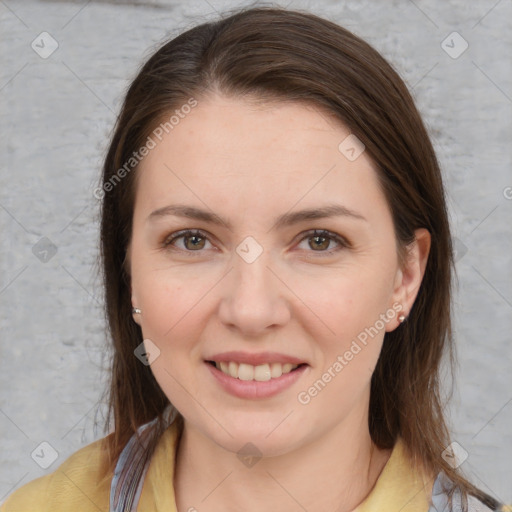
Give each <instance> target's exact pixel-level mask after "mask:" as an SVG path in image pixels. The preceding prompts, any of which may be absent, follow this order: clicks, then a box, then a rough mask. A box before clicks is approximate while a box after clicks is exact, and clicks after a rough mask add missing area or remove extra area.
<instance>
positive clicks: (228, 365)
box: [207, 361, 305, 382]
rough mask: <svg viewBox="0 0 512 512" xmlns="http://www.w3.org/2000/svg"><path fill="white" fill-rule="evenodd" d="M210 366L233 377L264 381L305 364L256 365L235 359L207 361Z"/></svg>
mask: <svg viewBox="0 0 512 512" xmlns="http://www.w3.org/2000/svg"><path fill="white" fill-rule="evenodd" d="M207 363H209V364H210V365H212V366H215V367H216V368H217V370H220V371H221V372H222V373H224V374H225V375H229V376H230V377H233V378H234V379H239V380H245V381H250V380H254V381H257V382H265V381H269V380H272V379H278V378H279V377H281V376H282V375H286V374H288V373H291V372H293V371H295V370H296V369H297V368H299V367H301V366H305V364H291V363H285V364H281V363H264V364H259V365H257V366H253V365H252V364H246V363H237V362H235V361H229V362H226V361H221V362H218V361H207Z"/></svg>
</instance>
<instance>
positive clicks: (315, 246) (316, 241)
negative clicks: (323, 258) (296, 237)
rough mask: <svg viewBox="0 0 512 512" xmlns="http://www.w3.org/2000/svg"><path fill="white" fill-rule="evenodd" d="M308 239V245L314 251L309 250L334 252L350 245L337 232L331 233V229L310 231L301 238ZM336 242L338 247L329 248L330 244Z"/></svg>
mask: <svg viewBox="0 0 512 512" xmlns="http://www.w3.org/2000/svg"><path fill="white" fill-rule="evenodd" d="M304 240H308V246H309V248H310V249H312V251H309V252H319V253H327V254H330V253H333V252H336V251H339V250H340V249H342V248H343V247H349V243H348V242H347V241H346V240H345V239H343V238H342V237H341V236H339V235H337V234H336V233H331V232H330V231H325V230H323V231H317V230H314V231H308V232H307V233H306V236H304V237H303V238H302V240H301V242H302V241H304ZM333 242H335V243H336V244H338V247H335V248H331V249H329V246H330V245H331V244H332V243H333Z"/></svg>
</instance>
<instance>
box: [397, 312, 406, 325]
mask: <svg viewBox="0 0 512 512" xmlns="http://www.w3.org/2000/svg"><path fill="white" fill-rule="evenodd" d="M406 318H407V317H406V316H405V315H404V314H403V313H402V314H401V315H400V316H399V317H398V321H399V322H400V323H401V324H403V323H404V322H405V320H406Z"/></svg>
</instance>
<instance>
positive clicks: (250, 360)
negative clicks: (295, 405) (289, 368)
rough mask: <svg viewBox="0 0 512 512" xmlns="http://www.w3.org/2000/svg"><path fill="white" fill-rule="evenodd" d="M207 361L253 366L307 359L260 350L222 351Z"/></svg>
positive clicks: (293, 362) (300, 361) (295, 362)
mask: <svg viewBox="0 0 512 512" xmlns="http://www.w3.org/2000/svg"><path fill="white" fill-rule="evenodd" d="M206 361H215V362H216V363H221V362H225V363H229V362H230V361H234V362H236V363H244V364H250V365H252V366H258V365H260V364H265V363H281V364H286V363H291V364H303V363H305V361H304V360H303V359H299V358H298V357H294V356H289V355H286V354H280V353H278V352H259V353H257V354H251V353H249V352H240V351H232V352H222V353H221V354H215V355H213V356H211V357H208V358H206Z"/></svg>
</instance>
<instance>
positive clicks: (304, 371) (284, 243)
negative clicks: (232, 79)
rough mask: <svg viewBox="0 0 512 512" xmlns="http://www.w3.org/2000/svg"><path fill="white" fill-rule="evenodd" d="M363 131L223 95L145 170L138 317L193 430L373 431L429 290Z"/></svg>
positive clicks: (218, 436)
mask: <svg viewBox="0 0 512 512" xmlns="http://www.w3.org/2000/svg"><path fill="white" fill-rule="evenodd" d="M164 133H165V132H164ZM349 133H350V132H349V130H348V129H346V128H344V127H343V126H342V125H341V124H339V123H337V124H335V123H334V122H333V121H332V120H329V119H328V117H327V116H325V115H323V114H321V113H319V112H318V111H316V110H315V109H313V108H308V107H306V106H304V105H300V104H289V103H288V104H285V103H280V104H274V105H267V106H265V107H263V106H255V105H254V104H250V103H248V102H247V101H245V100H242V99H230V98H226V97H220V96H212V97H209V98H208V99H203V100H199V102H198V105H197V106H196V107H195V108H194V109H192V110H191V112H190V113H189V114H188V115H187V116H185V117H184V118H182V119H180V121H179V124H176V125H174V127H173V129H172V131H169V133H168V134H166V135H165V136H164V137H162V140H161V141H158V139H155V141H156V142H157V144H156V147H154V148H153V149H151V151H150V152H149V154H148V155H147V156H146V157H145V158H144V160H143V161H142V163H141V166H140V167H139V169H138V170H137V172H138V173H139V176H138V183H137V192H136V204H135V210H134V216H133V233H132V240H131V244H130V248H129V264H130V272H131V279H132V281H131V282H132V304H133V306H136V307H138V308H140V309H141V310H142V314H140V315H134V320H135V321H136V322H137V323H139V324H140V326H141V328H142V332H143V336H144V339H145V340H146V341H145V344H146V348H147V349H148V352H149V353H150V354H151V355H150V360H151V359H153V358H154V361H153V362H152V364H151V370H152V372H153V374H154V375H155V377H156V379H157V381H158V383H159V385H160V386H161V388H162V390H163V391H164V393H165V394H166V395H167V397H168V398H169V400H170V401H171V402H172V403H173V404H174V405H175V406H176V408H177V409H178V410H179V411H180V413H181V414H182V415H183V417H184V418H185V421H186V425H187V426H188V428H192V429H194V430H195V431H196V432H199V433H201V434H202V435H203V436H205V437H206V438H208V439H210V440H212V441H214V442H215V443H217V444H218V445H220V446H223V447H225V448H226V449H228V450H230V451H234V452H236V451H238V450H239V449H240V448H242V447H243V446H244V445H246V443H251V446H255V447H257V450H258V451H259V452H261V453H263V454H269V455H272V454H279V453H284V452H286V451H288V450H291V449H294V448H299V447H301V446H304V445H305V444H307V443H312V442H314V441H315V440H316V439H318V438H319V437H321V436H322V435H324V434H326V433H328V432H330V431H333V430H336V429H339V430H340V429H341V430H340V432H341V431H342V430H343V429H344V430H345V431H346V432H347V433H348V432H349V431H350V428H354V429H357V428H367V414H368V401H369V386H370V378H371V375H372V372H373V370H374V368H375V365H376V362H377V359H378V357H379V352H380V350H381V346H382V341H383V338H384V334H385V332H386V331H392V330H394V329H396V328H397V327H398V325H399V323H398V320H397V317H398V315H399V310H400V308H401V307H402V306H403V310H404V311H405V312H406V313H407V312H408V311H409V310H410V307H411V306H412V302H413V300H414V295H415V292H416V291H417V288H414V290H412V288H413V287H414V277H412V278H409V277H407V274H406V273H405V271H404V272H402V271H401V270H400V269H399V266H398V260H397V253H396V244H395V237H394V231H393V223H392V218H391V213H390V211H389V208H388V205H387V203H386V200H385V197H384V195H383V193H382V192H381V190H380V189H379V187H378V183H377V175H376V171H375V169H374V166H373V164H372V161H371V160H370V158H369V157H368V155H367V154H366V153H365V152H364V151H363V152H362V153H361V154H360V155H359V156H357V154H358V152H359V151H360V150H361V148H360V147H357V146H354V143H353V140H352V139H348V140H346V141H345V142H343V141H344V140H345V139H346V137H347V136H348V135H349ZM340 143H341V146H340ZM351 148H353V149H354V150H353V151H352V149H351ZM355 157H357V158H355ZM328 208H330V210H327V209H328ZM324 209H326V212H324V214H322V212H323V211H324ZM335 209H337V210H335ZM305 211H309V212H310V213H308V214H305V213H300V212H305ZM347 212H350V214H348V213H347ZM325 213H327V214H329V213H334V214H333V215H330V214H329V215H327V214H325ZM219 219H222V221H219ZM184 230H191V231H193V233H192V234H190V233H188V234H187V233H182V232H183V231H184ZM315 230H316V233H315ZM196 231H197V232H198V233H197V232H196ZM323 231H326V232H327V233H323ZM173 237H175V238H173ZM407 287H409V288H407ZM411 290H412V291H411ZM148 340H150V341H148ZM155 346H156V347H157V349H156V348H155ZM158 351H159V352H158ZM141 364H142V363H141ZM297 365H298V366H297Z"/></svg>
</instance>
